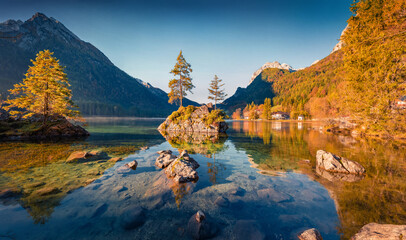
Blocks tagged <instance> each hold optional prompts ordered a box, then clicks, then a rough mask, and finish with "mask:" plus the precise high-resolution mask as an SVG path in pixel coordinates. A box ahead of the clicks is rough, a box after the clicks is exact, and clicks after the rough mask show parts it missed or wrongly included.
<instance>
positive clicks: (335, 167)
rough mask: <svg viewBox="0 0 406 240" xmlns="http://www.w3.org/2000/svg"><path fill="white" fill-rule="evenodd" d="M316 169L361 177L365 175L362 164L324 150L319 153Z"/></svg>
mask: <svg viewBox="0 0 406 240" xmlns="http://www.w3.org/2000/svg"><path fill="white" fill-rule="evenodd" d="M316 168H321V169H324V170H326V171H329V172H336V173H345V174H357V175H361V174H364V173H365V168H364V167H363V166H362V165H361V164H359V163H357V162H354V161H351V160H348V159H346V158H343V157H339V156H336V155H334V154H332V153H330V152H326V151H323V150H318V151H317V155H316Z"/></svg>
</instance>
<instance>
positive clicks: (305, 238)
mask: <svg viewBox="0 0 406 240" xmlns="http://www.w3.org/2000/svg"><path fill="white" fill-rule="evenodd" d="M297 237H298V238H299V239H300V240H323V238H322V237H321V235H320V233H319V231H317V229H315V228H311V229H307V230H306V231H304V232H302V233H301V234H299V235H298V236H297Z"/></svg>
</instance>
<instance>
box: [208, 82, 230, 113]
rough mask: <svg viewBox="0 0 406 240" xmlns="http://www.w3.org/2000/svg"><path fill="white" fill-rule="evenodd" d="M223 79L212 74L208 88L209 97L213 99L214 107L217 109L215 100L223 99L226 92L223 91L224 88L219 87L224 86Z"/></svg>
mask: <svg viewBox="0 0 406 240" xmlns="http://www.w3.org/2000/svg"><path fill="white" fill-rule="evenodd" d="M222 81H223V80H222V79H220V78H218V77H217V75H214V79H213V80H211V83H210V88H209V99H210V100H214V109H217V101H221V100H224V98H225V97H226V96H227V94H226V93H225V92H224V89H221V88H222V87H223V86H224V83H223V84H222V83H221V82H222Z"/></svg>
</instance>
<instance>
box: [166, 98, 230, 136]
mask: <svg viewBox="0 0 406 240" xmlns="http://www.w3.org/2000/svg"><path fill="white" fill-rule="evenodd" d="M226 118H227V115H226V113H225V112H224V111H223V110H220V109H214V108H213V105H212V104H207V105H203V106H201V107H195V106H187V107H180V108H179V109H178V110H177V111H175V112H173V113H172V114H171V115H170V116H169V117H168V118H167V119H166V120H165V121H164V122H163V123H162V124H161V125H159V127H158V130H159V131H160V132H161V133H162V134H163V135H165V133H167V132H189V133H192V132H193V133H215V134H217V133H225V132H226V130H227V129H228V126H227V123H226V122H225V121H224V119H226Z"/></svg>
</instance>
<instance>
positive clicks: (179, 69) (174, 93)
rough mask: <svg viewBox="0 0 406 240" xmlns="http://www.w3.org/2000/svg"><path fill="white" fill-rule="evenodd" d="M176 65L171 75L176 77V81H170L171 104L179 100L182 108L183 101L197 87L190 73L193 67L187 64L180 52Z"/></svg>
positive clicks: (169, 94)
mask: <svg viewBox="0 0 406 240" xmlns="http://www.w3.org/2000/svg"><path fill="white" fill-rule="evenodd" d="M176 61H177V62H176V64H175V66H174V68H173V69H172V70H171V74H173V75H174V77H175V78H174V79H172V80H170V81H169V88H170V89H171V91H170V92H169V93H168V97H169V101H168V102H169V103H173V102H175V101H176V100H179V102H180V106H182V100H183V98H184V97H185V96H186V95H187V92H188V91H189V92H192V88H194V87H195V86H194V85H193V84H192V78H191V77H190V73H191V72H192V68H191V65H190V64H189V63H188V62H186V60H185V58H184V57H183V55H182V51H180V53H179V56H178V58H177V59H176Z"/></svg>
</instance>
